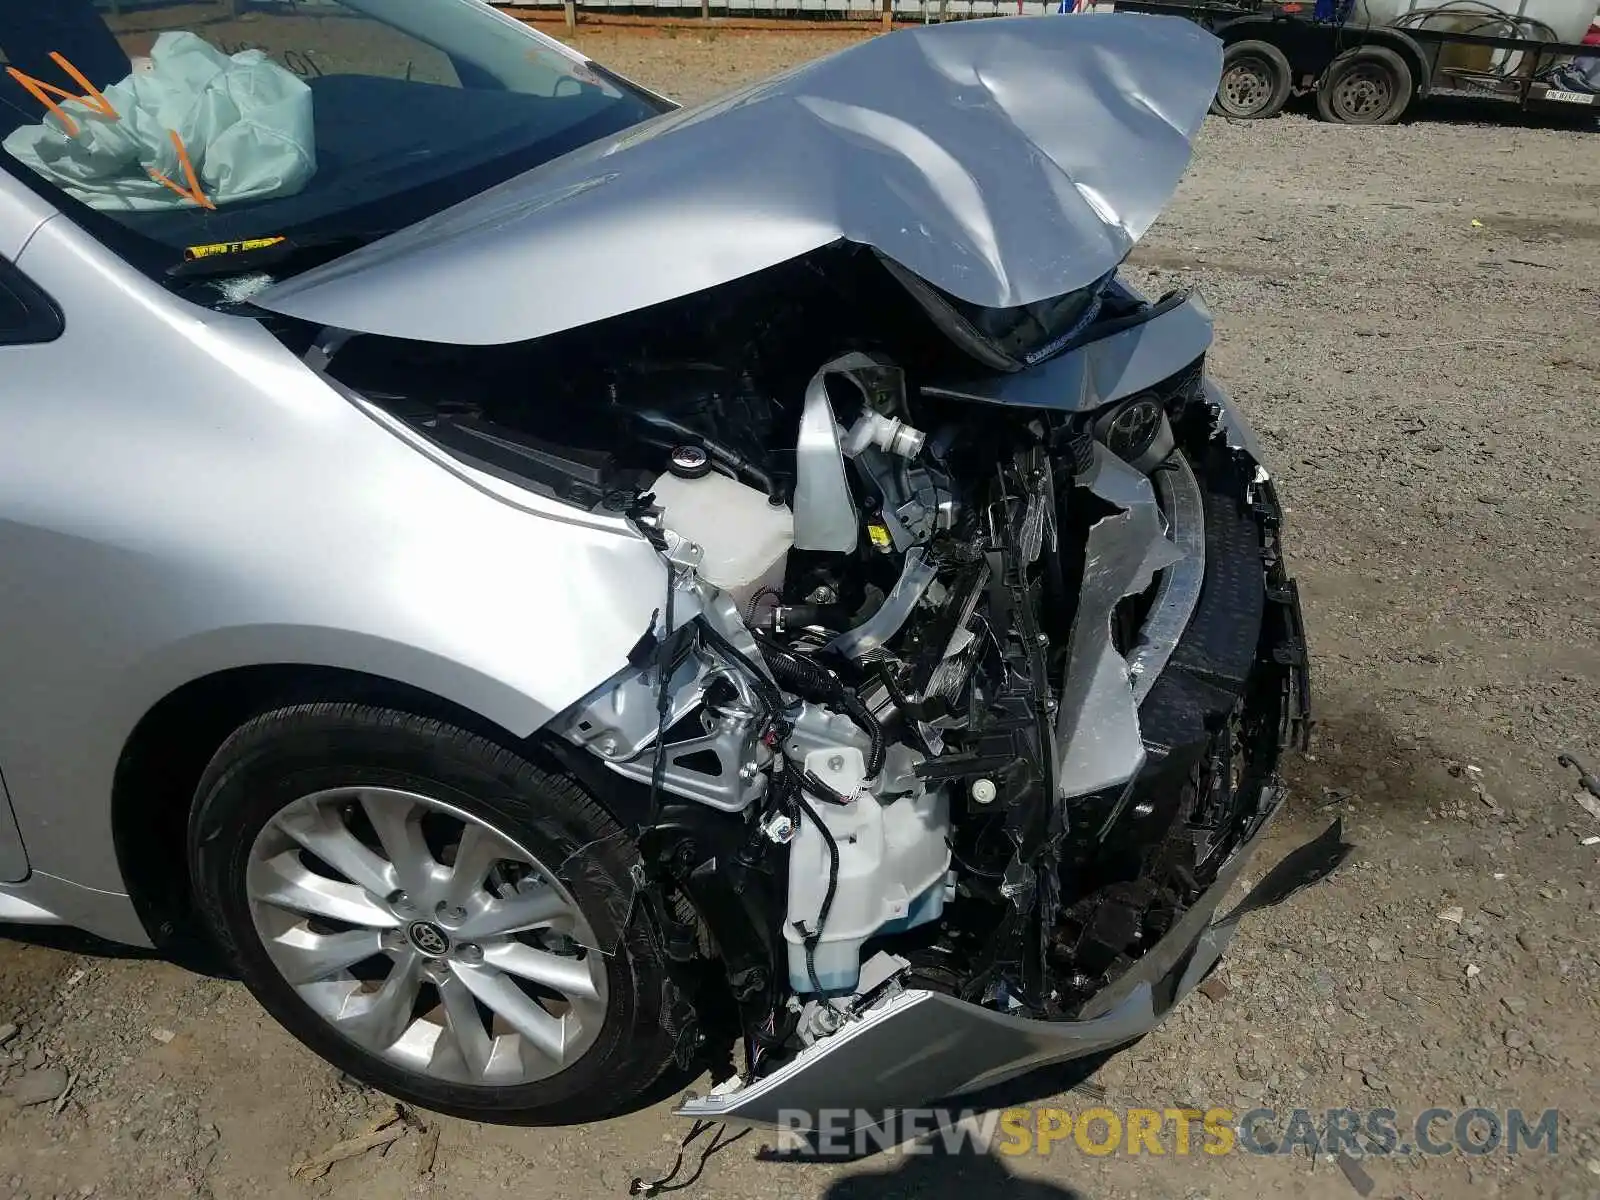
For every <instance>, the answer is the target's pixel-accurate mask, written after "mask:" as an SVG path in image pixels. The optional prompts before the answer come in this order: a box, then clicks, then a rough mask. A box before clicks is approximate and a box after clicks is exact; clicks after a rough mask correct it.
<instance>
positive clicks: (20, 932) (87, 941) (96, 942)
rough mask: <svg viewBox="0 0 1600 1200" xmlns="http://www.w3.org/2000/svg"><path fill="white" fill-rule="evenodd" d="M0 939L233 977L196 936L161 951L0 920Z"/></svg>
mask: <svg viewBox="0 0 1600 1200" xmlns="http://www.w3.org/2000/svg"><path fill="white" fill-rule="evenodd" d="M0 938H4V939H5V940H7V941H12V942H19V943H21V944H23V945H27V946H39V947H42V948H44V949H46V950H57V951H59V952H61V953H62V954H84V955H88V956H89V957H90V958H115V959H123V960H128V961H133V962H167V963H171V964H172V965H173V966H175V967H181V968H182V969H183V970H185V971H190V972H193V973H194V974H196V975H204V976H205V977H206V978H207V979H232V978H233V977H234V976H233V973H232V972H231V971H230V970H229V969H228V967H227V965H226V964H225V963H224V962H223V961H222V960H221V958H220V957H219V956H218V955H217V952H216V949H215V948H214V947H213V946H211V945H210V944H209V943H207V942H204V941H201V940H199V939H186V940H184V941H183V942H181V943H175V944H173V945H171V946H167V947H164V948H162V949H160V950H152V949H149V948H147V947H144V946H129V945H126V944H124V943H122V942H112V941H107V940H106V939H105V938H102V937H96V936H95V935H94V934H92V933H85V932H83V931H82V930H80V929H70V928H68V927H66V926H64V925H8V924H4V923H0Z"/></svg>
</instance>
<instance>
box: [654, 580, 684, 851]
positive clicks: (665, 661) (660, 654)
mask: <svg viewBox="0 0 1600 1200" xmlns="http://www.w3.org/2000/svg"><path fill="white" fill-rule="evenodd" d="M677 592H678V569H677V568H676V567H674V566H673V565H672V564H671V563H668V564H667V605H666V612H665V614H664V615H663V619H662V631H661V641H660V642H659V643H657V657H656V668H657V670H659V671H660V672H661V678H660V680H659V681H658V682H657V684H656V752H655V758H654V759H653V760H652V762H651V764H650V820H649V821H648V822H646V827H649V826H653V825H654V824H655V823H656V820H657V818H659V817H660V815H661V784H662V781H663V780H664V779H665V778H666V774H667V726H668V724H669V723H670V722H669V718H670V716H671V714H672V666H673V664H672V662H671V660H670V657H669V656H670V653H671V649H672V646H671V642H672V611H673V597H674V596H676V595H677Z"/></svg>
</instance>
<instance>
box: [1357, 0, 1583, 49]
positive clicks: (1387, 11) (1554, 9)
mask: <svg viewBox="0 0 1600 1200" xmlns="http://www.w3.org/2000/svg"><path fill="white" fill-rule="evenodd" d="M1597 18H1600V9H1597V6H1596V4H1595V0H1356V3H1355V9H1354V11H1353V12H1352V13H1351V17H1350V23H1351V24H1353V25H1392V26H1397V27H1399V28H1402V29H1405V28H1412V29H1438V30H1442V31H1446V32H1449V33H1482V34H1484V35H1486V36H1492V37H1527V38H1530V39H1534V40H1542V41H1557V42H1581V41H1583V37H1584V34H1586V33H1588V32H1589V26H1590V25H1591V24H1593V23H1594V22H1595V21H1596V19H1597ZM1519 23H1520V24H1519ZM1546 29H1547V30H1548V31H1549V32H1548V33H1546V32H1545V30H1546Z"/></svg>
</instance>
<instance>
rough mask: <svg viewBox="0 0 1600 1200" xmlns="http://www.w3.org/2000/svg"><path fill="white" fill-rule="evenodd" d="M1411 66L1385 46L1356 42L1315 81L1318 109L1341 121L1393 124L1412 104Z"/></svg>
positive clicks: (1414, 83) (1413, 83) (1354, 123)
mask: <svg viewBox="0 0 1600 1200" xmlns="http://www.w3.org/2000/svg"><path fill="white" fill-rule="evenodd" d="M1415 89H1416V82H1415V80H1414V78H1413V76H1412V73H1411V67H1410V65H1409V64H1407V62H1406V60H1405V59H1404V58H1402V57H1401V56H1400V55H1399V54H1398V53H1397V52H1396V51H1394V50H1391V49H1389V47H1387V46H1358V47H1356V48H1355V49H1353V50H1346V51H1345V52H1344V53H1343V54H1341V55H1339V57H1338V58H1336V59H1334V60H1333V62H1332V63H1330V64H1329V66H1328V69H1327V71H1326V72H1325V73H1324V74H1323V76H1322V81H1321V82H1320V83H1319V84H1318V85H1317V112H1318V113H1319V114H1320V115H1321V117H1322V119H1323V120H1324V121H1334V122H1337V123H1339V124H1342V125H1393V124H1394V123H1395V122H1396V121H1398V120H1399V119H1400V116H1401V114H1402V113H1404V112H1405V111H1406V109H1407V108H1408V107H1409V106H1410V104H1411V96H1412V93H1413V92H1414V91H1415Z"/></svg>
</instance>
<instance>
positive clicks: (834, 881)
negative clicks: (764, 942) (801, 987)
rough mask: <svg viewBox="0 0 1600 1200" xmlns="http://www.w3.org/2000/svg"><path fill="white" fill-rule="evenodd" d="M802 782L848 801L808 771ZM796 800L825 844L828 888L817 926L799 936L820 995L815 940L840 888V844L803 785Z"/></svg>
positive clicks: (837, 799)
mask: <svg viewBox="0 0 1600 1200" xmlns="http://www.w3.org/2000/svg"><path fill="white" fill-rule="evenodd" d="M805 783H806V784H807V785H809V786H810V787H811V789H812V790H813V791H815V792H816V793H817V795H819V796H824V797H827V798H828V799H829V801H830V803H836V804H847V803H849V802H848V801H847V800H845V799H844V797H842V796H840V795H839V793H838V792H835V791H834V790H833V789H832V788H830V787H829V786H828V785H827V784H825V783H823V782H822V780H820V779H818V778H817V777H816V774H815V773H814V772H811V771H807V772H806V774H805ZM794 799H795V803H796V804H798V805H799V806H800V809H801V811H802V812H804V813H805V814H806V816H808V817H810V818H811V823H812V824H813V825H815V826H816V827H817V832H819V833H820V834H822V840H823V841H824V842H826V843H827V845H828V890H827V891H826V892H824V893H823V895H822V907H821V908H820V909H818V910H817V924H816V928H815V929H813V930H812V931H811V932H810V933H807V932H806V931H805V930H804V929H802V930H801V931H800V932H801V935H802V936H803V937H804V938H805V947H806V974H807V975H809V976H810V977H811V990H812V991H814V992H816V993H817V995H818V996H819V997H820V996H821V995H822V980H821V979H819V978H818V976H817V943H818V942H820V941H821V940H822V930H823V927H824V926H826V925H827V923H828V913H829V912H831V911H832V909H833V897H834V894H835V893H836V892H837V891H838V889H839V843H838V842H836V841H834V840H833V833H832V832H831V831H830V830H829V829H828V826H827V824H826V823H825V822H824V821H823V819H822V818H821V817H820V816H818V815H817V810H816V809H814V808H812V807H811V801H809V800H807V799H806V794H805V788H804V787H799V788H796V789H795V792H794Z"/></svg>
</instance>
